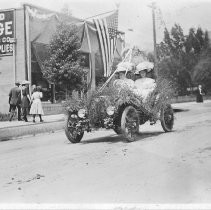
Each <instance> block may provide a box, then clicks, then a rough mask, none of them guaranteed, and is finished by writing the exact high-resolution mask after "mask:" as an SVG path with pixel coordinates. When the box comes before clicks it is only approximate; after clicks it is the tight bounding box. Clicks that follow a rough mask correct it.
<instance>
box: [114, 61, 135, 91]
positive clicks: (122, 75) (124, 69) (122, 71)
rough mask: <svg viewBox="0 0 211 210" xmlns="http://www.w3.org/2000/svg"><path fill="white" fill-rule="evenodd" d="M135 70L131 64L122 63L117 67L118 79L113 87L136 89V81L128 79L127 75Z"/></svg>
mask: <svg viewBox="0 0 211 210" xmlns="http://www.w3.org/2000/svg"><path fill="white" fill-rule="evenodd" d="M132 69H133V66H132V64H131V63H128V62H127V63H123V62H122V63H120V64H119V65H118V66H117V70H116V75H115V76H116V77H117V79H116V80H115V81H114V83H113V85H114V86H115V87H117V88H119V87H120V88H124V87H128V88H131V89H132V88H134V81H133V80H132V79H128V78H127V74H128V72H131V71H132Z"/></svg>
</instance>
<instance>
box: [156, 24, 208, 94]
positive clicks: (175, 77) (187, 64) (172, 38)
mask: <svg viewBox="0 0 211 210" xmlns="http://www.w3.org/2000/svg"><path fill="white" fill-rule="evenodd" d="M208 48H209V38H208V33H207V31H205V32H204V31H203V30H202V29H201V28H200V27H199V28H197V30H195V29H194V28H190V30H189V33H188V35H184V34H183V30H182V28H181V26H180V25H178V24H175V25H174V26H173V27H172V28H171V30H170V32H169V31H168V30H167V29H165V30H164V39H163V41H162V42H161V43H160V44H159V45H158V46H157V52H158V60H159V64H158V68H159V69H158V71H159V74H160V75H161V76H163V77H168V78H169V79H171V80H172V81H173V82H174V83H175V84H176V86H177V89H178V92H179V94H186V89H187V87H190V86H193V85H194V83H196V78H198V77H197V76H194V75H197V72H198V73H199V71H201V70H199V69H201V68H199V67H200V66H202V65H198V63H199V62H200V60H201V59H205V57H206V56H207V53H205V52H206V51H207V49H208ZM202 55H203V56H202ZM206 60H207V61H208V60H209V59H206ZM206 64H207V62H206ZM196 65H198V67H197V68H195V67H196ZM193 73H194V74H193Z"/></svg>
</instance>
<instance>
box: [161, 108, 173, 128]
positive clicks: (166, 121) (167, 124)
mask: <svg viewBox="0 0 211 210" xmlns="http://www.w3.org/2000/svg"><path fill="white" fill-rule="evenodd" d="M160 121H161V125H162V128H163V130H164V131H165V132H170V131H172V129H173V125H174V111H173V109H172V107H171V105H170V104H167V105H166V106H164V107H163V108H162V109H161V116H160Z"/></svg>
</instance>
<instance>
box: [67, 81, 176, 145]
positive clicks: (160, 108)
mask: <svg viewBox="0 0 211 210" xmlns="http://www.w3.org/2000/svg"><path fill="white" fill-rule="evenodd" d="M163 83H165V81H164V82H163ZM159 84H161V82H159ZM161 89H162V88H160V90H159V87H158V88H157V89H156V90H155V91H154V92H153V94H151V95H150V97H149V98H148V100H147V102H143V100H142V99H141V98H140V97H139V96H137V95H136V94H134V92H133V91H131V90H130V89H127V88H123V89H121V90H116V89H115V88H113V87H112V86H111V87H109V88H107V89H106V90H105V91H103V92H97V93H96V94H94V95H92V97H91V99H89V100H87V99H86V100H84V101H74V100H73V101H72V103H73V104H74V106H68V105H67V106H66V110H67V117H66V123H65V134H66V136H67V138H68V139H69V141H70V142H72V143H79V142H80V141H81V139H82V138H83V135H84V132H85V131H87V132H91V131H92V130H95V129H99V128H105V129H113V130H114V131H115V132H116V133H117V134H118V135H122V136H123V137H124V138H125V139H126V140H127V141H128V142H133V141H135V140H136V139H137V134H138V132H139V126H140V125H143V124H144V123H145V122H147V121H150V123H151V124H154V123H156V122H157V121H160V122H161V125H162V128H163V130H164V131H165V132H170V131H172V129H173V124H174V111H173V109H172V107H171V104H170V102H169V98H168V97H169V94H166V92H167V91H166V89H167V90H168V89H169V88H166V89H165V91H163V90H161ZM76 104H77V105H76Z"/></svg>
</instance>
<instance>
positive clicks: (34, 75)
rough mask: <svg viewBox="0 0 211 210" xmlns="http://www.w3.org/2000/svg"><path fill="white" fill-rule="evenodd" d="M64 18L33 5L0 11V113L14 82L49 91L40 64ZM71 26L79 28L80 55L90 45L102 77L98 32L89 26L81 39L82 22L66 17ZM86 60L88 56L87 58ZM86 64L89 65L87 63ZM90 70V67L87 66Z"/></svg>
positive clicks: (2, 111) (3, 110) (86, 51)
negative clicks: (25, 83) (27, 82)
mask: <svg viewBox="0 0 211 210" xmlns="http://www.w3.org/2000/svg"><path fill="white" fill-rule="evenodd" d="M64 18H65V19H67V17H66V16H65V15H64V14H60V13H57V12H54V11H50V10H47V9H44V8H40V7H36V6H34V5H29V4H24V5H22V7H21V8H17V9H8V10H0V98H1V103H0V113H8V111H9V104H8V94H9V91H10V89H11V88H12V87H14V85H15V82H16V81H20V82H21V81H23V80H28V81H30V82H31V85H32V84H36V85H41V86H42V88H44V89H48V88H49V87H50V84H48V82H47V81H46V80H45V79H44V78H43V77H42V68H43V67H42V63H43V61H44V60H45V59H46V56H47V51H48V45H49V43H50V40H51V38H52V35H53V34H54V33H55V31H56V26H57V24H58V23H59V22H60V21H62V19H64ZM68 19H69V21H70V23H74V24H76V25H77V26H78V27H79V31H80V36H81V37H83V41H82V46H81V52H82V53H84V55H88V54H89V53H90V49H89V44H90V43H91V46H92V50H93V51H94V52H95V60H96V61H95V63H96V66H95V68H96V76H97V75H98V74H102V72H103V65H102V58H101V53H100V45H99V41H98V36H97V32H96V31H95V30H92V29H91V28H93V25H92V23H89V24H90V26H91V27H90V28H89V29H88V33H89V37H90V40H89V43H88V40H87V35H86V34H85V35H84V21H82V20H80V19H77V18H74V17H72V16H71V17H68ZM117 43H118V46H117V48H118V50H117V52H116V53H115V57H116V58H120V53H119V52H121V48H122V46H123V45H122V43H123V41H122V39H118V42H117ZM87 57H89V56H87ZM88 64H89V62H88ZM87 67H88V68H89V66H87Z"/></svg>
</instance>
